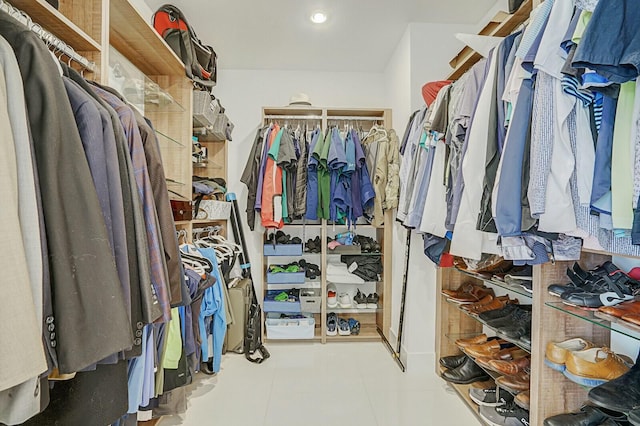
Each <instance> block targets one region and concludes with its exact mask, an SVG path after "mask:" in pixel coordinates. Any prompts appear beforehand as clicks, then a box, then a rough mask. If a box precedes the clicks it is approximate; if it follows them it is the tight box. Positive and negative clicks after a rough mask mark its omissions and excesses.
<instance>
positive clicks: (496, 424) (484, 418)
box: [478, 413, 504, 426]
mask: <svg viewBox="0 0 640 426" xmlns="http://www.w3.org/2000/svg"><path fill="white" fill-rule="evenodd" d="M478 415H479V416H480V417H481V418H482V420H484V421H485V423H487V424H488V425H490V426H504V423H494V422H493V421H491V420H489V419H488V418H486V417H485V416H483V415H482V413H478Z"/></svg>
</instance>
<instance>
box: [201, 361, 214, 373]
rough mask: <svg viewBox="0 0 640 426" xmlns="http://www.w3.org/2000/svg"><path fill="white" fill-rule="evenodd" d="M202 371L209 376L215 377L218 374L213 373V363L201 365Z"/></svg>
mask: <svg viewBox="0 0 640 426" xmlns="http://www.w3.org/2000/svg"><path fill="white" fill-rule="evenodd" d="M200 371H201V372H203V373H204V374H206V375H207V376H213V375H214V374H216V372H215V371H213V361H210V362H202V363H200Z"/></svg>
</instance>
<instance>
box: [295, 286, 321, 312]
mask: <svg viewBox="0 0 640 426" xmlns="http://www.w3.org/2000/svg"><path fill="white" fill-rule="evenodd" d="M321 294H322V293H320V289H319V288H301V289H300V311H302V312H311V313H312V314H319V313H320V303H321V302H322V296H321Z"/></svg>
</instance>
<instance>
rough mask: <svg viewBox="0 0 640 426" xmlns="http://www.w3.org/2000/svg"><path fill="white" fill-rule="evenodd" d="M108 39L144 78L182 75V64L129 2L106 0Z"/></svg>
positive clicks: (183, 73)
mask: <svg viewBox="0 0 640 426" xmlns="http://www.w3.org/2000/svg"><path fill="white" fill-rule="evenodd" d="M109 5H110V7H109V13H110V17H109V40H110V43H111V45H112V46H113V47H114V48H115V49H116V50H117V51H119V52H120V53H122V54H123V55H124V56H126V57H127V58H128V59H129V60H130V61H131V62H132V63H133V64H134V65H135V66H136V67H137V68H139V69H140V71H142V72H143V73H145V74H147V75H164V76H184V75H185V70H184V64H183V63H182V61H181V60H180V58H178V56H176V54H175V53H174V52H173V50H171V48H170V47H169V45H167V43H165V41H164V40H163V39H162V37H160V35H159V34H158V33H156V31H155V30H154V29H153V27H152V26H151V25H150V24H149V23H148V22H146V21H145V20H144V18H143V17H142V16H140V13H138V11H137V10H136V9H135V8H134V7H133V5H131V3H129V0H110V1H109Z"/></svg>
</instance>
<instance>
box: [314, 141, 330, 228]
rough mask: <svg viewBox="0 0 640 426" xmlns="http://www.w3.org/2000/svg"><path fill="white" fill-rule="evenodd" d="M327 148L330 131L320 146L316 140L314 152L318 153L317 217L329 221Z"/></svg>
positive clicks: (328, 146)
mask: <svg viewBox="0 0 640 426" xmlns="http://www.w3.org/2000/svg"><path fill="white" fill-rule="evenodd" d="M329 148H331V131H330V130H329V131H327V134H326V135H325V136H324V140H323V141H322V144H321V143H320V140H318V145H316V151H314V155H316V152H317V153H318V154H317V155H318V191H319V194H320V196H319V200H318V217H319V218H320V219H329V211H330V204H331V201H330V200H331V174H330V173H329V160H328V158H329Z"/></svg>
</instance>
